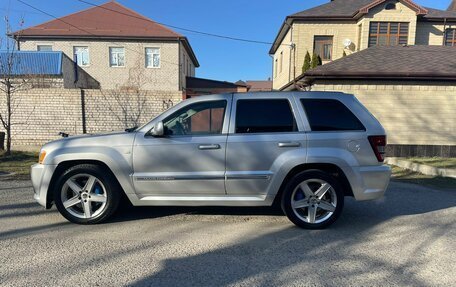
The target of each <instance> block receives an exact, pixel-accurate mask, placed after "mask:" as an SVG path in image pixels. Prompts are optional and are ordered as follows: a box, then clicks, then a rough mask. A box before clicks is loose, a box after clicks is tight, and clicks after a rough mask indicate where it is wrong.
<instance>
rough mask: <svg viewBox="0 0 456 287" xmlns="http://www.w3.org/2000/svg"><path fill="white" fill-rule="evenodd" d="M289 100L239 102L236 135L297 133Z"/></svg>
mask: <svg viewBox="0 0 456 287" xmlns="http://www.w3.org/2000/svg"><path fill="white" fill-rule="evenodd" d="M297 130H298V129H297V127H296V121H295V119H294V116H293V112H292V111H291V107H290V103H289V102H288V100H285V99H284V100H239V101H237V108H236V133H278V132H294V131H297Z"/></svg>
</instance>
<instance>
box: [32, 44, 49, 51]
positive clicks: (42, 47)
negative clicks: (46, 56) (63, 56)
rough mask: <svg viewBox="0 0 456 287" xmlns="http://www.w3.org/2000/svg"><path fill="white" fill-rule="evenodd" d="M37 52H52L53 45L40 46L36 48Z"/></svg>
mask: <svg viewBox="0 0 456 287" xmlns="http://www.w3.org/2000/svg"><path fill="white" fill-rule="evenodd" d="M36 50H37V51H41V52H49V51H52V45H38V46H36Z"/></svg>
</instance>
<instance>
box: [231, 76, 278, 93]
mask: <svg viewBox="0 0 456 287" xmlns="http://www.w3.org/2000/svg"><path fill="white" fill-rule="evenodd" d="M235 84H239V85H245V86H247V91H248V92H270V91H272V81H271V79H268V80H266V81H261V80H260V81H258V80H249V81H245V82H244V81H242V80H239V81H237V82H236V83H235Z"/></svg>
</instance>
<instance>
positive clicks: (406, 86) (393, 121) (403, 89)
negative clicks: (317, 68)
mask: <svg viewBox="0 0 456 287" xmlns="http://www.w3.org/2000/svg"><path fill="white" fill-rule="evenodd" d="M312 90H313V91H338V92H345V93H349V94H354V95H355V96H356V97H357V98H358V99H359V100H360V101H361V102H362V103H363V104H364V105H365V106H366V107H367V108H368V109H369V111H370V112H371V113H372V114H373V115H374V116H375V117H376V118H377V119H378V120H379V121H380V122H381V123H382V125H383V127H384V128H385V129H386V131H387V133H388V143H389V144H398V145H451V146H455V145H456V113H455V111H456V85H454V83H445V82H404V81H402V82H400V81H399V82H394V81H378V82H375V81H355V80H351V81H334V80H332V81H331V82H329V81H318V82H316V83H315V85H313V86H312Z"/></svg>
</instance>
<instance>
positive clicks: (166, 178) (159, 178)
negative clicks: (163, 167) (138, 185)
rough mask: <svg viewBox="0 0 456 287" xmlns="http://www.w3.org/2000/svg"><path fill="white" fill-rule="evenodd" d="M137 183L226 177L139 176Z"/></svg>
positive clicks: (136, 178)
mask: <svg viewBox="0 0 456 287" xmlns="http://www.w3.org/2000/svg"><path fill="white" fill-rule="evenodd" d="M134 178H135V180H136V181H172V180H224V179H225V177H224V176H203V175H192V176H137V177H134Z"/></svg>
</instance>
